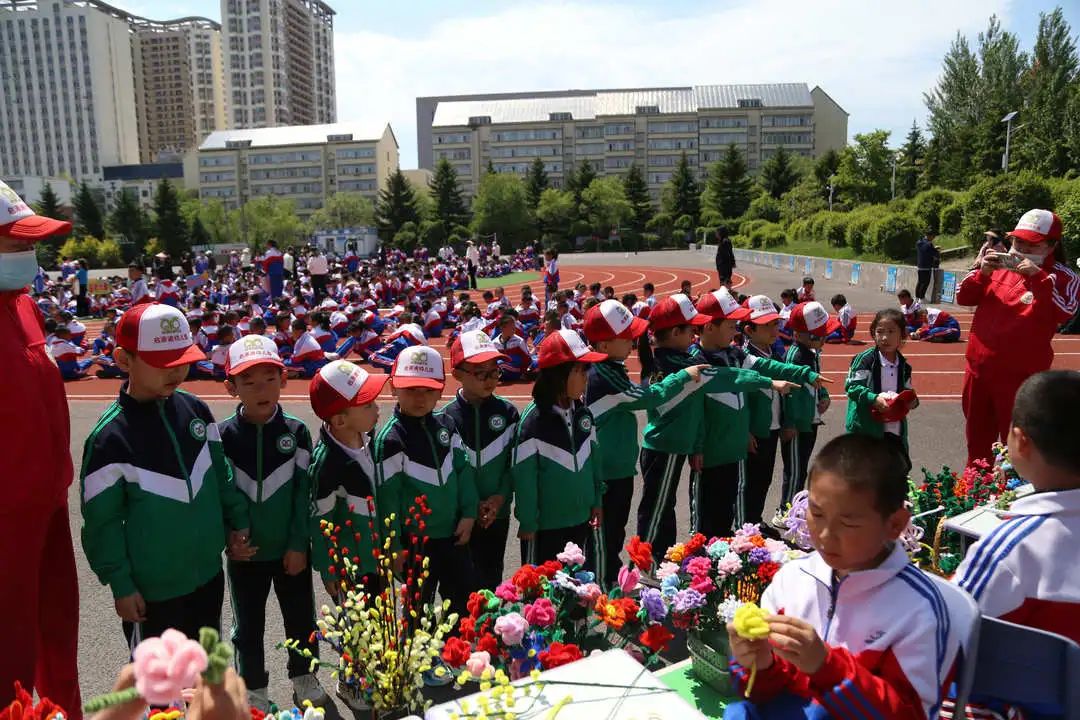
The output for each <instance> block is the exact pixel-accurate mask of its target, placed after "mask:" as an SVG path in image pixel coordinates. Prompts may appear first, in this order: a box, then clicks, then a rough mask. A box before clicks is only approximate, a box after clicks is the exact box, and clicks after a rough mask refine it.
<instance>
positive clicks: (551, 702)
mask: <svg viewBox="0 0 1080 720" xmlns="http://www.w3.org/2000/svg"><path fill="white" fill-rule="evenodd" d="M683 664H684V663H679V665H683ZM685 665H686V670H687V671H689V668H690V665H689V662H686V663H685ZM673 667H676V666H673ZM669 675H670V676H671V680H670V681H669V680H665V679H664V678H661V677H659V676H658V675H654V674H653V673H651V672H649V671H648V670H646V669H645V668H644V667H642V665H641V664H640V663H638V662H637V661H635V660H634V659H633V658H632V657H630V656H629V655H627V654H626V653H625V652H624V651H622V650H608V651H606V652H603V653H600V654H597V655H591V656H589V657H586V658H583V659H581V660H578V661H577V662H574V663H570V664H569V665H563V666H562V667H557V668H555V669H554V670H548V671H547V672H545V673H543V674H542V675H541V676H540V681H539V682H546V683H547V684H546V685H545V687H544V690H543V692H542V693H541V695H540V697H538V698H527V697H520V698H519V699H518V700H517V704H516V706H515V707H514V708H513V709H512V711H513V712H514V714H515V715H516V717H517V718H518V720H533V719H536V720H543V719H544V718H549V717H551V716H552V710H553V709H554V708H556V707H558V706H560V703H563V701H564V700H566V698H568V697H569V698H571V700H569V701H567V702H565V703H563V704H562V705H561V707H559V710H558V712H557V713H556V715H557V717H558V720H643V719H644V718H649V719H650V720H666V719H668V718H670V720H708V718H720V717H722V713H723V710H722V709H721V711H720V714H712V713H708V714H705V713H702V712H700V711H698V710H697V709H696V708H695V707H694V702H695V696H694V694H693V691H692V690H691V691H689V692H690V694H688V695H684V694H683V693H682V692H681V691H680V690H679V689H678V688H677V687H676V686H675V685H673V684H672V683H673V682H676V679H677V673H669ZM531 684H534V681H533V680H531V679H529V678H524V679H522V680H518V681H516V682H514V685H531ZM678 684H679V685H680V686H682V685H687V683H686V682H684V681H683V680H678ZM598 685H607V686H608V687H597V686H598ZM474 687H475V686H474ZM520 694H523V693H519V695H520ZM479 695H480V693H475V694H473V695H469V696H467V697H464V698H459V699H457V700H452V701H450V702H446V703H443V704H441V705H436V706H435V707H432V708H431V709H429V710H428V711H427V713H425V715H424V718H425V720H450V717H451V714H457V715H459V716H462V717H464V716H466V715H467V713H465V712H463V710H462V703H463V702H464V703H467V704H468V706H469V708H470V709H471V710H472V711H473V712H474V713H475V712H476V708H477V704H478V703H477V699H478V696H479ZM714 707H715V705H714ZM488 715H489V717H500V714H499V713H494V712H492V713H488Z"/></svg>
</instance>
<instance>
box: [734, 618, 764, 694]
mask: <svg viewBox="0 0 1080 720" xmlns="http://www.w3.org/2000/svg"><path fill="white" fill-rule="evenodd" d="M767 617H769V613H767V612H765V611H764V610H762V609H761V608H759V607H758V606H757V605H756V604H755V603H746V604H744V605H740V606H739V609H738V610H736V611H735V617H734V618H733V619H732V621H731V624H732V625H733V626H735V633H736V634H737V635H738V636H739V637H741V638H743V639H744V640H764V639H765V638H767V637H769V623H767V622H766V621H765V618H767ZM756 678H757V660H756V659H755V660H754V664H753V665H751V666H750V680H749V682H747V683H746V697H748V698H749V697H750V693H751V691H753V689H754V680H755V679H756Z"/></svg>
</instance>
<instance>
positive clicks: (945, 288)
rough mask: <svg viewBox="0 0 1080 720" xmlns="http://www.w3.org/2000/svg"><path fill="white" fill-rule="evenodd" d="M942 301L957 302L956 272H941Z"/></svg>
mask: <svg viewBox="0 0 1080 720" xmlns="http://www.w3.org/2000/svg"><path fill="white" fill-rule="evenodd" d="M941 302H947V303H951V302H956V273H953V272H944V273H942V274H941Z"/></svg>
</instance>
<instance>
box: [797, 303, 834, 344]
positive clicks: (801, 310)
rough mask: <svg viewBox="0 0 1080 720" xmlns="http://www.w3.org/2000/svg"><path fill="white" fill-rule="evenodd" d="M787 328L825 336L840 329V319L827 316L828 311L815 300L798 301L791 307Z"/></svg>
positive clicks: (816, 335)
mask: <svg viewBox="0 0 1080 720" xmlns="http://www.w3.org/2000/svg"><path fill="white" fill-rule="evenodd" d="M787 327H788V330H791V331H792V332H805V333H810V334H811V335H814V336H815V337H825V336H826V335H828V334H829V333H831V332H834V331H836V330H839V329H840V321H839V320H837V319H836V318H831V317H829V312H828V311H827V310H826V309H825V307H824V306H823V305H822V304H821V303H819V302H817V301H816V300H814V301H811V302H804V303H799V304H798V305H796V306H795V307H793V308H791V314H790V315H788V319H787Z"/></svg>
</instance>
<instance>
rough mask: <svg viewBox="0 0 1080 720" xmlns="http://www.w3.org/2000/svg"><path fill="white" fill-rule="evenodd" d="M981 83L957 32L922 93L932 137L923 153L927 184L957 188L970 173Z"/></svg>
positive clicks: (976, 66) (980, 109)
mask: <svg viewBox="0 0 1080 720" xmlns="http://www.w3.org/2000/svg"><path fill="white" fill-rule="evenodd" d="M981 86H982V79H981V76H980V72H979V59H978V58H977V57H976V55H975V53H974V52H972V50H971V47H970V46H969V45H968V41H967V38H965V37H964V36H963V35H961V34H960V33H959V32H957V33H956V37H955V38H954V39H953V42H952V45H950V46H949V50H948V52H947V53H945V58H944V60H943V61H942V70H941V74H940V76H939V78H938V82H937V85H936V86H935V87H934V89H933V90H931V91H930V92H928V93H924V94H923V102H924V103H925V104H926V109H927V111H928V112H929V116H928V118H927V127H928V128H929V130H930V134H931V136H932V137H933V140H932V141H931V142H930V146H929V148H928V152H927V165H928V173H927V175H928V179H929V180H932V182H931V184H937V183H938V182H940V183H941V184H943V185H946V186H947V187H951V188H953V189H959V188H960V187H962V186H963V185H964V184H965V183H966V182H967V178H968V177H969V176H970V175H971V172H972V157H973V155H974V150H975V148H974V138H973V135H972V133H971V132H970V128H972V127H974V126H975V124H976V123H978V122H979V120H981V119H982V115H983V103H982V100H981V98H980V88H981ZM998 119H1000V116H999V117H998ZM931 167H932V169H933V172H932V173H931V172H929V169H930V168H931ZM931 175H932V176H933V177H930V176H931Z"/></svg>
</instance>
